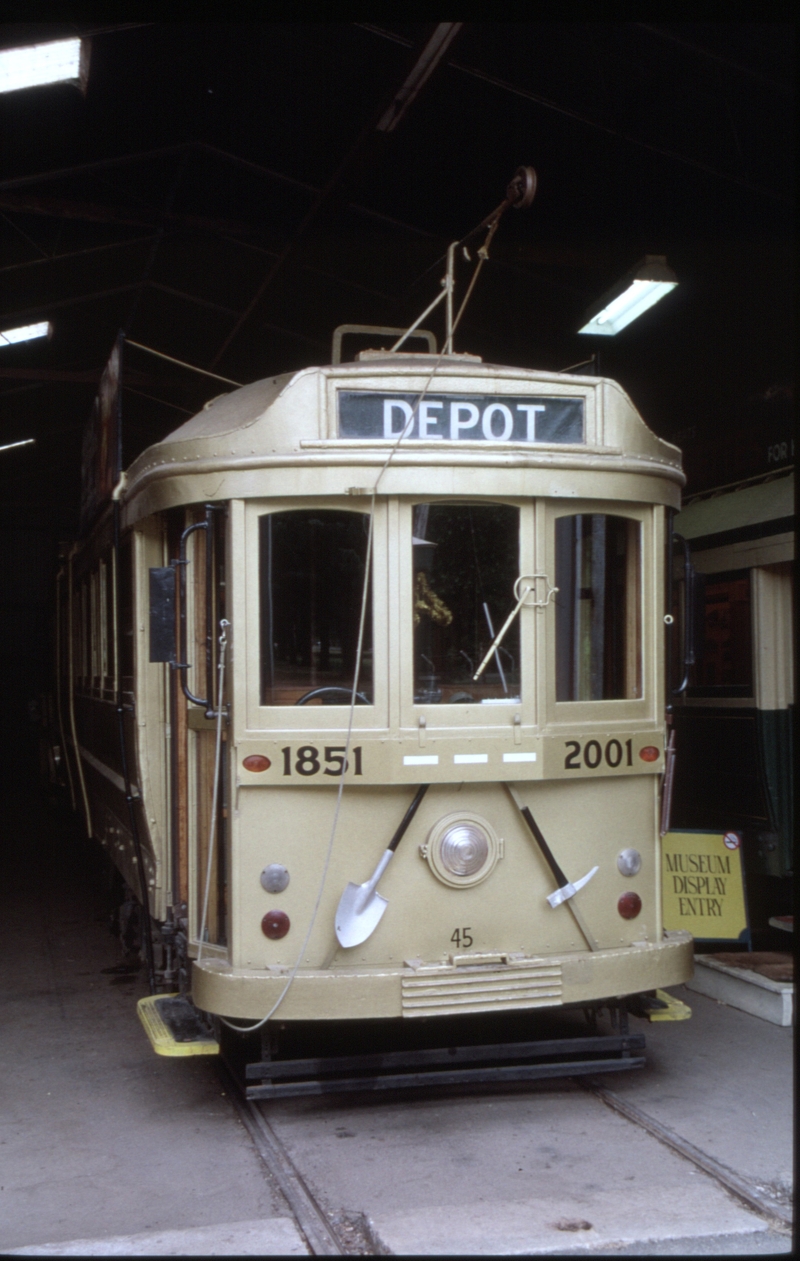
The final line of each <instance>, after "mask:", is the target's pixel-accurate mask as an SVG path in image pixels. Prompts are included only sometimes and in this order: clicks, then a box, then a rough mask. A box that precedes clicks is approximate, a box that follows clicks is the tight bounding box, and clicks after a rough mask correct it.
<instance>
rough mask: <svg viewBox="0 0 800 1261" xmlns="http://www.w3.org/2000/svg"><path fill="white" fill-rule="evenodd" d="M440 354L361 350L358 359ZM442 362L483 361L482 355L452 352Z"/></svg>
mask: <svg viewBox="0 0 800 1261" xmlns="http://www.w3.org/2000/svg"><path fill="white" fill-rule="evenodd" d="M438 358H439V356H438V355H436V354H432V353H431V352H430V351H427V352H426V351H423V350H359V352H358V354H357V355H356V360H357V361H358V362H359V363H361V362H363V361H364V360H365V359H438ZM441 358H442V363H445V362H447V361H448V360H450V359H455V360H456V361H457V362H458V363H483V359H482V358H481V356H480V355H468V354H450V355H442V357H441Z"/></svg>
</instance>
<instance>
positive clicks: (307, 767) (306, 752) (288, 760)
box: [281, 744, 362, 775]
mask: <svg viewBox="0 0 800 1261" xmlns="http://www.w3.org/2000/svg"><path fill="white" fill-rule="evenodd" d="M351 752H352V754H353V761H354V762H355V771H354V774H355V775H361V774H362V770H361V745H360V744H359V745H358V746H357V747H356V748H355V749H352V750H351ZM281 753H282V754H283V773H284V775H291V774H292V772H293V771H294V772H295V773H296V774H297V775H319V773H320V771H322V774H323V775H341V773H342V767H343V766H344V765H345V762H344V755H345V746H344V745H343V744H341V745H337V744H329V745H327V746H326V748H325V766H324V767H323V766H322V763H321V762H320V760H319V756H320V754H319V749H318V748H317V746H316V745H314V744H303V745H301V746H300V748H299V749H298V750H297V752H296V753H295V758H294V766H292V746H291V745H290V744H287V745H286V747H285V748H284V749H281ZM345 770H348V771H349V770H350V763H349V761H348V763H347V765H346V767H345Z"/></svg>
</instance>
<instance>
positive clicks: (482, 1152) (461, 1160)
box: [0, 792, 793, 1255]
mask: <svg viewBox="0 0 800 1261" xmlns="http://www.w3.org/2000/svg"><path fill="white" fill-rule="evenodd" d="M5 806H6V809H5V820H6V826H5V828H4V835H5V842H6V844H5V855H4V863H3V871H2V877H3V878H2V882H1V883H0V900H1V901H2V905H0V933H2V939H1V940H0V995H2V1003H3V1013H4V1018H3V1022H2V1027H1V1028H0V1044H1V1053H2V1059H3V1063H4V1065H5V1069H4V1073H3V1075H2V1079H1V1080H0V1091H2V1096H3V1098H2V1104H1V1105H0V1107H1V1111H0V1249H2V1250H3V1251H5V1252H8V1251H10V1250H14V1251H18V1252H25V1253H35V1254H39V1255H47V1254H50V1255H80V1254H86V1255H90V1254H91V1255H154V1254H157V1253H161V1254H162V1255H163V1254H169V1255H197V1254H202V1253H207V1254H213V1255H230V1254H236V1253H238V1254H247V1255H259V1254H260V1255H267V1254H284V1255H293V1254H296V1253H301V1252H304V1251H305V1245H304V1243H303V1241H302V1239H301V1237H300V1235H299V1233H298V1232H297V1229H296V1227H295V1225H294V1223H293V1222H292V1220H291V1219H290V1215H289V1212H288V1209H287V1207H286V1205H285V1203H284V1201H283V1200H282V1198H281V1197H280V1195H279V1194H278V1192H277V1191H276V1190H275V1188H274V1187H273V1185H272V1184H271V1182H270V1180H269V1178H268V1177H267V1175H266V1174H265V1171H264V1167H263V1165H262V1164H261V1162H260V1160H259V1158H258V1157H257V1156H256V1153H255V1151H254V1148H253V1146H252V1143H251V1140H250V1138H249V1136H248V1135H247V1133H246V1131H245V1130H244V1128H243V1127H242V1126H241V1123H240V1122H239V1121H238V1119H237V1117H236V1114H235V1112H234V1110H233V1108H232V1106H231V1104H230V1101H229V1100H228V1099H227V1098H226V1097H225V1096H224V1094H223V1092H222V1088H221V1086H220V1084H219V1080H218V1078H217V1077H216V1074H215V1072H214V1066H213V1064H212V1063H211V1062H209V1061H207V1060H205V1059H202V1058H197V1059H162V1058H160V1057H156V1056H155V1055H153V1053H152V1052H151V1050H150V1046H149V1043H148V1042H147V1040H146V1038H145V1036H144V1033H143V1031H142V1029H141V1026H140V1025H139V1022H138V1020H137V1018H136V1015H135V1007H134V1003H135V999H136V998H137V997H139V996H140V995H141V994H143V993H144V992H145V991H144V985H143V982H142V979H141V977H137V978H134V979H132V980H131V979H130V978H129V977H125V976H124V974H115V973H113V972H110V971H108V970H107V969H110V968H113V967H114V966H115V965H117V964H118V963H119V962H120V947H119V944H118V942H117V941H116V940H115V939H114V938H113V937H112V936H111V935H110V933H109V931H108V924H107V911H106V907H105V905H104V898H103V884H102V869H101V868H100V866H99V865H98V863H97V861H96V859H95V858H94V855H93V850H92V849H91V848H90V847H89V846H88V845H87V844H86V842H85V841H83V840H82V839H81V838H80V837H79V836H78V835H77V834H76V833H75V831H74V828H73V829H71V830H70V829H69V828H65V827H64V823H63V819H62V818H61V817H60V816H59V815H58V814H57V813H55V812H54V811H53V809H52V808H48V807H47V806H45V805H44V804H43V803H41V802H40V801H39V799H38V798H37V797H36V795H35V794H29V795H28V796H23V795H21V794H14V793H13V792H11V793H7V794H6V799H5ZM678 993H679V995H680V996H681V997H682V998H683V999H684V1001H686V1002H688V1003H689V1005H690V1006H691V1007H692V1011H693V1015H692V1019H691V1020H690V1021H687V1022H683V1023H677V1024H662V1025H658V1024H652V1025H650V1024H647V1023H646V1022H640V1021H637V1020H635V1019H632V1028H633V1029H635V1030H643V1031H644V1032H645V1034H646V1037H647V1042H648V1063H647V1067H646V1068H645V1069H643V1070H641V1071H639V1072H635V1073H629V1074H626V1073H619V1074H613V1075H607V1076H606V1077H604V1079H603V1082H604V1084H605V1085H607V1086H608V1087H610V1088H611V1089H613V1090H614V1091H616V1092H617V1093H618V1094H620V1095H622V1096H623V1097H624V1098H625V1099H628V1100H630V1101H631V1102H633V1103H635V1104H636V1105H637V1106H639V1107H640V1108H642V1109H643V1110H644V1111H646V1112H647V1113H649V1114H650V1115H651V1116H653V1117H655V1118H656V1119H657V1120H660V1121H662V1122H663V1123H664V1124H665V1125H668V1126H669V1127H670V1128H671V1129H673V1130H675V1131H677V1132H678V1133H679V1134H681V1135H682V1136H683V1137H685V1138H686V1139H688V1140H689V1141H690V1142H691V1143H693V1144H695V1145H696V1146H697V1147H700V1148H701V1149H703V1150H704V1151H706V1152H708V1153H709V1154H711V1155H712V1156H714V1157H715V1158H716V1159H717V1160H719V1161H721V1162H722V1163H724V1164H725V1165H727V1166H728V1167H729V1168H732V1169H733V1170H735V1171H736V1172H738V1173H740V1174H742V1175H743V1176H745V1177H747V1178H749V1179H751V1180H753V1181H755V1182H757V1183H759V1184H761V1185H762V1186H764V1187H765V1188H766V1189H767V1190H769V1191H770V1192H772V1193H773V1194H775V1195H776V1196H778V1197H780V1198H781V1199H783V1200H785V1199H786V1198H787V1197H788V1195H789V1192H790V1187H791V1180H792V1168H793V1151H792V1135H793V1122H792V1096H791V1088H792V1051H793V1030H792V1029H782V1028H779V1027H777V1026H775V1025H771V1024H768V1023H766V1022H764V1021H761V1020H758V1019H757V1018H755V1017H752V1016H748V1015H746V1014H745V1013H743V1012H739V1011H736V1010H734V1009H732V1008H728V1007H724V1006H722V1005H720V1004H717V1003H715V1002H713V1001H712V1000H710V999H707V998H705V997H704V996H702V995H699V994H690V993H689V992H688V991H684V990H679V991H678ZM264 1114H265V1115H266V1116H267V1117H268V1118H269V1120H270V1123H271V1124H272V1126H273V1128H274V1130H275V1132H276V1133H277V1135H278V1136H279V1137H280V1139H281V1141H282V1142H283V1144H284V1146H285V1147H286V1149H287V1150H288V1151H289V1153H290V1155H291V1156H292V1158H293V1160H294V1161H295V1163H296V1165H297V1166H298V1168H299V1169H300V1170H301V1171H302V1173H303V1176H304V1178H305V1179H306V1182H307V1184H308V1185H309V1187H310V1188H311V1189H312V1191H313V1192H314V1193H315V1195H316V1196H317V1198H318V1200H319V1202H320V1203H321V1204H322V1206H323V1208H325V1209H326V1210H328V1211H330V1212H331V1213H334V1214H342V1213H345V1214H352V1215H358V1214H364V1215H365V1217H366V1218H368V1219H369V1220H370V1221H371V1223H372V1226H373V1230H374V1232H375V1235H376V1237H377V1238H378V1239H379V1240H380V1241H381V1242H382V1243H383V1245H384V1246H385V1247H387V1248H389V1249H391V1250H392V1251H393V1252H398V1253H403V1252H405V1253H417V1254H429V1255H434V1254H441V1255H445V1254H448V1253H459V1252H461V1253H467V1252H471V1253H477V1254H480V1253H484V1254H488V1253H498V1252H502V1253H506V1254H512V1253H527V1254H533V1253H550V1254H559V1255H569V1254H571V1253H573V1252H575V1253H576V1254H578V1253H580V1254H584V1253H585V1252H586V1251H587V1250H588V1251H594V1252H600V1253H603V1252H605V1251H609V1252H611V1251H613V1252H615V1253H616V1254H623V1255H624V1254H631V1253H638V1254H640V1255H678V1254H690V1255H704V1254H707V1255H713V1254H715V1253H716V1254H718V1255H719V1254H723V1253H732V1252H733V1253H745V1252H754V1253H760V1254H762V1255H764V1254H774V1253H779V1252H788V1251H789V1250H790V1249H791V1241H790V1239H789V1237H788V1235H787V1234H786V1233H783V1234H781V1233H779V1232H776V1231H774V1230H773V1229H771V1228H770V1226H769V1223H767V1222H765V1220H764V1219H763V1218H762V1217H760V1216H758V1215H757V1214H755V1213H752V1212H750V1211H749V1210H748V1209H746V1208H745V1207H744V1206H743V1205H742V1204H741V1203H740V1202H739V1201H737V1200H735V1199H733V1197H731V1196H730V1195H729V1194H728V1193H727V1192H725V1191H724V1190H723V1189H722V1188H720V1186H719V1185H718V1184H717V1183H716V1182H714V1181H713V1180H712V1179H711V1178H709V1177H708V1176H707V1175H705V1174H703V1173H701V1172H700V1171H698V1170H697V1169H696V1168H695V1167H694V1166H693V1165H691V1164H690V1163H689V1162H687V1161H686V1160H684V1159H682V1158H681V1157H679V1156H677V1155H675V1154H674V1153H672V1152H671V1151H669V1150H668V1149H667V1148H665V1147H664V1146H663V1145H662V1144H660V1143H658V1142H657V1141H656V1140H655V1139H653V1138H652V1137H651V1136H650V1135H648V1134H646V1133H645V1132H644V1131H642V1130H641V1129H639V1128H638V1127H636V1126H634V1125H632V1124H631V1123H630V1122H628V1121H627V1120H625V1119H623V1118H622V1117H620V1116H618V1115H617V1114H615V1113H612V1112H611V1111H609V1109H608V1108H606V1107H605V1106H604V1105H603V1104H602V1103H601V1102H599V1101H598V1100H597V1099H596V1098H595V1097H593V1096H591V1095H589V1094H587V1093H586V1092H585V1091H584V1090H582V1089H580V1088H579V1087H577V1086H576V1085H575V1084H574V1083H570V1082H561V1083H550V1084H547V1085H537V1086H535V1087H527V1088H515V1089H508V1088H506V1089H504V1090H503V1091H502V1092H501V1091H496V1090H490V1091H484V1092H482V1093H481V1094H472V1095H468V1094H457V1093H451V1094H449V1095H442V1094H436V1093H434V1092H427V1093H425V1092H417V1093H415V1094H414V1097H413V1098H411V1097H410V1096H409V1095H406V1096H401V1095H393V1096H375V1095H371V1096H358V1097H350V1098H346V1099H343V1098H342V1097H337V1098H328V1099H323V1100H310V1099H298V1100H286V1101H282V1102H280V1103H274V1104H270V1105H264ZM65 1241H67V1242H66V1243H65ZM69 1241H72V1243H71V1244H70V1243H69ZM92 1241H94V1242H92Z"/></svg>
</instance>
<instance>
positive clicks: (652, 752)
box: [245, 744, 661, 765]
mask: <svg viewBox="0 0 800 1261" xmlns="http://www.w3.org/2000/svg"><path fill="white" fill-rule="evenodd" d="M639 757H640V758H641V759H642V761H643V762H657V761H658V759H659V758H660V757H661V750H660V749H657V748H656V746H655V745H654V744H646V745H645V746H644V748H643V749H640V750H639ZM245 765H246V764H245Z"/></svg>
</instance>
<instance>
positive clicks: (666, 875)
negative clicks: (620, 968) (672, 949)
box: [661, 832, 747, 941]
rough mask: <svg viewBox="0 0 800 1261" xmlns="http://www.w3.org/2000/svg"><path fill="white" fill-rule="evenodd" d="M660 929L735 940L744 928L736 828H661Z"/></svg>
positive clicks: (738, 844) (739, 852) (742, 886)
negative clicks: (723, 829) (723, 831)
mask: <svg viewBox="0 0 800 1261" xmlns="http://www.w3.org/2000/svg"><path fill="white" fill-rule="evenodd" d="M661 905H662V909H663V914H664V927H665V928H667V929H676V928H683V929H686V930H687V931H688V932H690V933H691V934H692V936H693V937H697V938H699V939H701V940H702V939H703V938H710V939H713V940H725V941H738V940H740V938H741V937H742V934H743V933H745V932H746V930H747V911H746V909H745V901H744V881H743V878H742V837H741V833H740V832H725V833H722V832H667V834H666V836H663V837H662V838H661Z"/></svg>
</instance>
